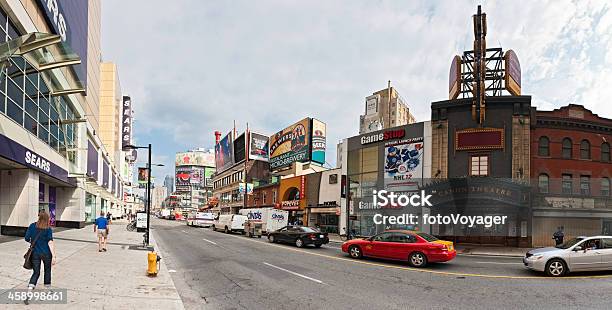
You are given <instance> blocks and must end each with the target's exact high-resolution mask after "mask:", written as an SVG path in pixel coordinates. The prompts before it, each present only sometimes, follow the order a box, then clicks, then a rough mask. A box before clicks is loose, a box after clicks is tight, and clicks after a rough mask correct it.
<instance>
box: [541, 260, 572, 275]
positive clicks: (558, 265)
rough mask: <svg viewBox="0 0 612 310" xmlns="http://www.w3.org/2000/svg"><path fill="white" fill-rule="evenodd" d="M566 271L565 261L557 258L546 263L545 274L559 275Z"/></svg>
mask: <svg viewBox="0 0 612 310" xmlns="http://www.w3.org/2000/svg"><path fill="white" fill-rule="evenodd" d="M566 272H567V268H566V267H565V263H564V262H563V261H562V260H560V259H558V258H555V259H551V260H550V261H548V263H546V274H547V275H548V276H551V277H560V276H562V275H564V274H565V273H566Z"/></svg>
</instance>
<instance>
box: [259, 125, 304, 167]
mask: <svg viewBox="0 0 612 310" xmlns="http://www.w3.org/2000/svg"><path fill="white" fill-rule="evenodd" d="M310 120H311V119H310V118H305V119H303V120H301V121H299V122H297V123H295V124H293V125H291V126H289V127H287V128H285V129H283V130H281V131H279V132H277V133H276V134H274V135H272V136H271V137H270V140H269V141H270V142H269V145H270V169H278V168H283V167H288V166H291V164H293V163H294V162H303V161H307V160H309V159H310Z"/></svg>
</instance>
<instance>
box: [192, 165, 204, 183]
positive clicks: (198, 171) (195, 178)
mask: <svg viewBox="0 0 612 310" xmlns="http://www.w3.org/2000/svg"><path fill="white" fill-rule="evenodd" d="M203 175H204V168H198V167H193V169H192V170H191V176H190V180H189V183H191V184H193V185H202V176H203Z"/></svg>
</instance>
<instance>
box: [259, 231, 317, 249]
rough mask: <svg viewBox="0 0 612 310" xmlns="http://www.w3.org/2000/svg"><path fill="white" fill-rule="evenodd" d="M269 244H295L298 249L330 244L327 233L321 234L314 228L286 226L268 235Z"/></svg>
mask: <svg viewBox="0 0 612 310" xmlns="http://www.w3.org/2000/svg"><path fill="white" fill-rule="evenodd" d="M268 241H269V242H272V243H274V242H282V243H290V244H295V246H297V247H298V248H302V247H305V246H307V245H309V244H314V246H315V247H317V248H319V247H321V246H322V245H324V244H326V243H329V238H328V237H327V233H324V232H320V231H319V230H317V229H315V228H312V227H304V226H285V227H283V228H281V229H279V230H276V231H273V232H271V233H269V234H268Z"/></svg>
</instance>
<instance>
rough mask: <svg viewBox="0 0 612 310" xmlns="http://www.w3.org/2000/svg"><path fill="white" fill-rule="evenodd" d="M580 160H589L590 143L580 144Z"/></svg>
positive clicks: (584, 141) (586, 141) (583, 142)
mask: <svg viewBox="0 0 612 310" xmlns="http://www.w3.org/2000/svg"><path fill="white" fill-rule="evenodd" d="M580 159H591V143H590V142H589V141H588V140H582V142H580Z"/></svg>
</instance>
